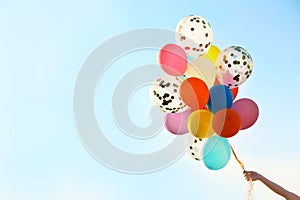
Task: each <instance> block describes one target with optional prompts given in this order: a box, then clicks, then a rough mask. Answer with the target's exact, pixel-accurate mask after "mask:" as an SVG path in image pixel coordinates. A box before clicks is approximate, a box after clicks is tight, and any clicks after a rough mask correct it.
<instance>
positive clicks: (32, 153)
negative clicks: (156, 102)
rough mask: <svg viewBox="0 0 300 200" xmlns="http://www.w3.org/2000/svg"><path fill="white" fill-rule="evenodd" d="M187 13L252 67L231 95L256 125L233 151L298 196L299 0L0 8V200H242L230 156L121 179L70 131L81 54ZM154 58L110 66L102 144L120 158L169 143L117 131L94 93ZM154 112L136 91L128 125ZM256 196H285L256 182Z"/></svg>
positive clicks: (8, 4)
mask: <svg viewBox="0 0 300 200" xmlns="http://www.w3.org/2000/svg"><path fill="white" fill-rule="evenodd" d="M191 14H195V15H200V16H203V17H204V18H206V19H207V20H208V21H209V22H210V24H211V25H212V28H213V32H214V44H215V45H217V46H218V47H219V48H220V49H225V48H226V47H228V46H231V45H240V46H242V47H244V48H245V49H247V50H248V51H249V52H250V54H251V56H252V58H253V62H254V66H253V74H252V75H251V77H250V78H249V80H248V81H247V82H246V83H245V84H244V85H242V87H240V93H239V95H238V97H237V98H242V97H248V98H251V99H253V100H254V101H255V102H256V103H257V104H258V106H259V108H260V116H259V119H258V121H257V123H256V124H255V125H254V126H253V127H251V128H250V129H248V130H245V131H241V132H240V133H239V134H238V135H236V136H235V137H234V138H231V139H230V140H229V142H230V143H231V144H232V145H233V146H234V148H235V150H236V152H237V154H238V155H239V157H240V159H241V160H242V161H243V162H244V164H245V166H246V168H247V169H249V170H257V171H258V172H260V173H262V174H263V175H265V176H266V177H268V178H270V179H271V180H273V181H275V182H277V183H279V184H280V185H282V186H284V187H285V188H287V189H288V190H291V191H293V192H296V193H298V194H300V186H299V178H300V176H299V173H298V170H299V167H300V154H299V152H300V145H299V141H300V135H299V133H298V132H299V131H298V129H297V126H298V125H299V123H300V117H299V112H300V108H299V98H300V96H299V89H300V86H299V83H298V82H297V81H298V77H299V74H300V67H299V64H298V57H299V55H298V54H299V53H298V52H299V51H298V49H299V44H300V39H299V35H300V28H299V27H300V21H299V19H300V4H299V2H298V1H296V0H286V1H283V0H279V1H271V0H265V1H258V0H254V1H244V0H242V1H237V0H229V1H221V0H216V1H200V0H198V1H177V2H176V1H158V0H152V1H146V2H142V1H133V0H129V1H121V0H111V1H103V0H100V1H96V0H93V1H82V0H79V1H68V0H65V1H44V0H42V1H37V0H28V1H15V0H11V1H8V0H2V1H0V22H1V23H0V24H1V28H0V69H1V75H0V77H1V78H0V91H1V98H0V119H1V122H2V123H1V125H0V159H1V164H0V199H6V200H10V199H13V200H15V199H16V200H34V199H46V200H48V199H49V200H54V199H55V200H60V199H61V200H62V199H73V200H77V199H78V200H79V199H80V200H81V199H89V200H95V199H109V200H119V199H122V200H123V199H130V200H134V199H174V200H177V199H178V200H179V199H245V198H246V189H247V182H246V181H245V180H244V178H243V175H242V172H241V169H240V168H239V166H238V164H237V163H236V161H235V160H234V159H233V157H232V158H231V160H230V162H229V164H228V165H227V166H226V167H225V168H223V169H221V170H219V171H210V170H208V169H206V168H205V166H204V165H203V164H201V163H199V162H196V161H194V160H192V159H191V158H190V157H189V156H188V155H186V156H183V157H182V158H181V159H180V160H178V161H177V162H176V163H174V164H173V165H171V166H170V167H168V168H165V169H163V170H161V171H158V172H154V173H149V174H144V175H132V174H124V173H120V172H117V171H114V170H112V169H109V168H107V167H105V166H103V165H102V164H100V163H99V162H98V161H96V160H95V159H94V158H93V157H92V156H91V155H90V154H89V153H88V152H87V151H86V150H85V148H84V147H83V145H82V144H81V142H80V139H79V137H78V135H77V132H76V128H75V123H74V120H73V110H72V98H73V90H74V83H75V80H76V77H77V74H78V72H79V70H80V68H81V65H82V63H83V62H84V61H85V59H86V58H87V57H88V55H89V54H90V53H91V52H92V51H93V50H94V49H95V48H96V47H97V46H98V45H100V44H101V43H102V42H104V41H106V40H107V39H109V38H111V37H112V36H114V35H117V34H120V33H123V32H126V31H130V30H133V29H138V28H145V27H156V28H163V29H169V30H175V28H176V25H177V23H178V22H179V21H180V19H182V18H183V17H184V16H186V15H191ZM156 55H157V52H156V51H139V52H135V53H132V54H129V55H127V57H124V58H122V59H120V60H119V61H117V62H115V63H114V64H113V65H111V67H110V69H109V70H108V71H106V73H105V75H104V76H103V79H102V80H101V81H102V87H103V88H101V87H99V90H98V91H97V92H98V93H97V94H96V97H95V100H96V103H95V104H96V105H95V108H96V114H97V117H98V120H99V121H100V122H103V121H105V122H107V123H105V125H104V126H105V127H104V129H105V130H106V132H105V134H106V136H107V138H108V139H109V140H110V141H111V142H112V143H114V144H115V145H117V146H119V147H120V148H122V149H124V150H126V151H130V152H137V153H141V152H145V151H153V150H155V149H157V148H161V147H163V146H164V145H165V144H166V143H168V142H169V141H170V137H169V135H167V132H162V133H161V134H160V135H158V136H157V137H155V138H152V139H151V140H149V141H139V140H134V139H133V138H128V137H127V136H126V135H124V134H123V133H122V132H121V131H119V132H118V129H117V127H116V125H115V124H114V121H113V119H112V115H111V113H110V112H111V110H110V107H109V104H110V102H111V96H107V97H103V96H101V89H105V90H107V91H111V90H113V87H114V86H115V84H116V83H117V82H118V79H119V78H121V77H122V76H123V75H124V74H126V72H128V71H130V70H131V69H133V68H135V67H138V66H140V65H142V64H149V63H155V62H156V61H157V60H156V59H157V58H156ZM150 108H151V102H150V100H149V96H148V88H147V87H143V88H141V89H140V90H138V91H137V92H136V93H135V95H134V96H133V97H132V99H131V101H130V106H129V112H130V116H131V117H132V120H133V121H134V122H135V123H136V124H138V125H140V126H145V125H146V124H148V123H150V121H149V117H148V115H149V111H150ZM111 133H114V134H111ZM142 148H145V149H142ZM111 156H114V155H111ZM254 199H256V200H265V199H282V198H280V197H278V196H277V195H275V194H274V193H272V192H271V191H270V190H268V189H267V188H266V187H265V186H264V185H262V184H261V183H259V182H257V183H255V186H254Z"/></svg>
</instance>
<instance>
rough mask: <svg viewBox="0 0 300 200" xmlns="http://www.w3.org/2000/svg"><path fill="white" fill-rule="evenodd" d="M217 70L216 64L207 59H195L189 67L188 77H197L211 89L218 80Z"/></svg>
mask: <svg viewBox="0 0 300 200" xmlns="http://www.w3.org/2000/svg"><path fill="white" fill-rule="evenodd" d="M216 74H217V70H216V67H215V66H214V64H213V63H212V62H211V61H210V60H208V59H205V58H195V59H194V60H193V61H192V62H191V63H190V64H189V65H188V67H187V70H186V75H187V77H196V78H199V79H201V80H203V81H204V82H205V83H206V85H207V87H209V88H211V87H212V86H213V85H214V82H215V79H216Z"/></svg>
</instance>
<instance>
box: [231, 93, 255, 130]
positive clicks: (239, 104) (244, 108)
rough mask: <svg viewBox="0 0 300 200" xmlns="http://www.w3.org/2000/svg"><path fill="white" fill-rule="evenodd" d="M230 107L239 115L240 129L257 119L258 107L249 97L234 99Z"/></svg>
mask: <svg viewBox="0 0 300 200" xmlns="http://www.w3.org/2000/svg"><path fill="white" fill-rule="evenodd" d="M231 109H233V110H235V111H236V112H237V113H238V114H239V115H240V117H241V120H242V125H241V130H244V129H247V128H249V127H251V126H252V125H253V124H254V123H255V122H256V120H257V118H258V115H259V109H258V106H257V104H256V103H255V102H254V101H252V100H251V99H247V98H243V99H239V100H237V101H235V102H234V103H233V104H232V107H231Z"/></svg>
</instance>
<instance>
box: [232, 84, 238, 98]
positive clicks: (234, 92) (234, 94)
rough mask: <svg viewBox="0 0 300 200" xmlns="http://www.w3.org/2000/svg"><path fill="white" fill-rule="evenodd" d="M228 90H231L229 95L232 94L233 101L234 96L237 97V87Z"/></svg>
mask: <svg viewBox="0 0 300 200" xmlns="http://www.w3.org/2000/svg"><path fill="white" fill-rule="evenodd" d="M230 90H231V93H232V96H233V99H235V98H236V96H237V95H238V92H239V87H236V88H232V89H230Z"/></svg>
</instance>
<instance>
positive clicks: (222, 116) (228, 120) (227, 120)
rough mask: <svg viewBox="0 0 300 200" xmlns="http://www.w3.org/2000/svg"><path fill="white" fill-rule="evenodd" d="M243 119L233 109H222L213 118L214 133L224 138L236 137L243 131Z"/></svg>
mask: <svg viewBox="0 0 300 200" xmlns="http://www.w3.org/2000/svg"><path fill="white" fill-rule="evenodd" d="M241 124H242V122H241V117H240V115H239V114H238V113H237V112H236V111H235V110H232V109H222V110H220V111H218V112H217V113H216V114H215V116H214V118H213V128H214V131H215V132H216V133H217V134H218V135H220V136H221V137H224V138H229V137H232V136H234V135H236V134H237V133H238V132H239V130H240V129H241Z"/></svg>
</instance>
